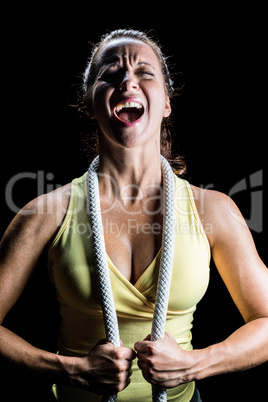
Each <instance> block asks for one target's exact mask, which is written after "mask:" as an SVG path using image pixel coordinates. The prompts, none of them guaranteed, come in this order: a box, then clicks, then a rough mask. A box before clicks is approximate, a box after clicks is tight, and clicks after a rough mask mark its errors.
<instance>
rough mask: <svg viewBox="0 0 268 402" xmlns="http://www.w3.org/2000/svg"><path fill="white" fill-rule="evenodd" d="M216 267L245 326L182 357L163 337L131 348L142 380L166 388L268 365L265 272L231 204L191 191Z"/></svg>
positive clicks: (218, 195) (267, 272) (210, 193)
mask: <svg viewBox="0 0 268 402" xmlns="http://www.w3.org/2000/svg"><path fill="white" fill-rule="evenodd" d="M193 193H194V197H195V201H196V205H197V209H198V211H199V215H200V218H201V220H202V222H203V225H204V228H206V227H208V228H210V230H209V234H208V239H209V242H210V246H211V251H212V257H213V260H214V262H215V265H216V267H217V269H218V271H219V273H220V275H221V277H222V279H223V281H224V283H225V285H226V286H227V288H228V290H229V292H230V295H231V297H232V299H233V300H234V302H235V304H236V306H237V307H238V309H239V311H240V313H241V314H242V316H243V318H244V320H245V325H243V326H242V327H240V328H239V329H238V330H236V331H235V332H234V333H233V334H231V335H230V336H229V337H228V338H227V339H225V340H224V341H222V342H220V343H217V344H215V345H211V346H209V347H207V348H205V349H198V350H197V349H195V350H193V351H191V352H186V351H183V350H182V349H181V348H180V347H179V346H178V345H177V344H176V342H175V340H174V339H173V338H172V336H171V335H169V334H166V337H165V338H164V339H161V340H159V341H157V342H151V341H150V340H149V338H147V339H146V340H144V341H142V342H137V343H136V344H135V349H136V350H137V352H138V354H137V357H138V364H139V367H140V369H141V370H142V372H143V375H144V377H145V379H146V380H147V381H149V382H151V383H154V384H158V385H160V386H163V387H165V388H170V387H174V386H177V385H179V384H181V383H185V382H189V381H193V380H200V379H203V378H205V377H210V376H213V375H217V374H223V373H228V372H232V371H240V370H246V369H248V368H251V367H254V366H257V365H259V364H262V363H264V362H266V361H268V269H267V268H266V266H265V265H264V264H263V262H262V261H261V259H260V257H259V256H258V253H257V251H256V248H255V245H254V242H253V239H252V236H251V233H250V231H249V229H248V227H247V225H246V223H245V221H244V219H243V217H242V215H241V213H240V212H239V210H238V208H237V207H236V205H235V204H234V202H233V201H232V200H231V199H230V198H229V197H227V196H225V195H223V194H221V193H217V192H214V191H208V190H201V189H197V188H193Z"/></svg>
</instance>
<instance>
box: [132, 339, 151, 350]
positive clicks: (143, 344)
mask: <svg viewBox="0 0 268 402" xmlns="http://www.w3.org/2000/svg"><path fill="white" fill-rule="evenodd" d="M149 344H151V341H138V342H136V343H135V345H134V349H135V350H136V351H137V352H138V353H147V352H148V351H149V349H148V346H149Z"/></svg>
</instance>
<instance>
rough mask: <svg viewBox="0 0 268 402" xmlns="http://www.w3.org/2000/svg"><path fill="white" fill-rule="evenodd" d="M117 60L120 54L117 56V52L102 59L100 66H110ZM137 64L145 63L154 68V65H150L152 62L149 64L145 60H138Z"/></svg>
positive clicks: (117, 61) (118, 60)
mask: <svg viewBox="0 0 268 402" xmlns="http://www.w3.org/2000/svg"><path fill="white" fill-rule="evenodd" d="M119 62H120V56H118V55H117V54H113V55H112V56H110V57H108V58H107V59H105V60H104V62H103V65H102V67H104V68H107V67H110V66H112V65H114V64H117V63H119ZM137 65H138V66H142V65H146V66H149V67H152V69H154V70H156V69H155V67H153V66H152V64H150V63H148V62H146V61H139V62H138V63H137Z"/></svg>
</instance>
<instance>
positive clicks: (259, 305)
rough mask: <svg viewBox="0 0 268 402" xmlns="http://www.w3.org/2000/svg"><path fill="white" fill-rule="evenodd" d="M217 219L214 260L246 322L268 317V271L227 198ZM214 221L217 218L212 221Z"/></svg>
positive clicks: (219, 209)
mask: <svg viewBox="0 0 268 402" xmlns="http://www.w3.org/2000/svg"><path fill="white" fill-rule="evenodd" d="M216 208H217V209H218V213H217V215H214V224H213V226H214V227H215V231H214V235H213V246H212V256H213V260H214V262H215V265H216V267H217V269H218V271H219V273H220V275H221V277H222V279H223V281H224V283H225V285H226V287H227V288H228V291H229V292H230V295H231V297H232V299H233V300H234V302H235V304H236V305H237V307H238V309H239V311H240V313H241V314H242V316H243V318H244V320H245V321H246V322H248V321H251V320H253V319H255V318H258V317H267V316H268V270H267V268H266V266H265V265H264V263H263V262H262V261H261V259H260V257H259V255H258V253H257V250H256V247H255V244H254V241H253V238H252V235H251V233H250V231H249V229H248V227H247V225H246V223H245V221H244V219H243V217H242V215H241V213H240V211H239V210H238V208H237V207H236V205H235V204H234V203H233V201H232V200H231V199H230V198H228V197H223V199H222V200H221V202H220V203H219V205H218V206H217V207H216ZM212 219H213V218H212Z"/></svg>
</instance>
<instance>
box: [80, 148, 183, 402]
mask: <svg viewBox="0 0 268 402" xmlns="http://www.w3.org/2000/svg"><path fill="white" fill-rule="evenodd" d="M98 166H99V157H98V156H97V157H96V158H95V159H94V160H93V162H92V163H91V165H90V167H89V169H88V175H87V201H88V213H89V220H90V225H91V235H92V245H93V253H94V259H95V264H96V271H97V279H98V284H99V292H100V298H101V305H102V311H103V319H104V326H105V333H106V338H107V340H108V342H110V343H112V344H113V345H115V346H120V335H119V327H118V321H117V316H116V310H115V305H114V298H113V292H112V286H111V281H110V274H109V268H108V262H107V257H106V249H105V241H104V234H103V227H102V219H101V208H100V198H99V183H98V173H97V171H98ZM161 167H162V175H163V190H164V195H165V197H164V217H163V231H162V253H161V260H160V268H159V276H158V284H157V291H156V300H155V309H154V315H153V322H152V330H151V339H152V340H153V341H156V340H158V339H160V338H162V337H163V336H164V333H165V323H166V314H167V309H168V300H169V291H170V283H171V275H172V266H173V256H174V244H175V183H174V175H173V172H172V169H171V167H170V165H169V163H168V162H167V160H166V159H165V158H164V157H163V156H161ZM116 397H117V395H116V394H115V395H109V396H104V397H103V399H102V401H103V402H114V401H115V400H116ZM152 400H153V402H165V401H166V400H167V394H166V390H165V389H164V388H160V387H157V386H152Z"/></svg>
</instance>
